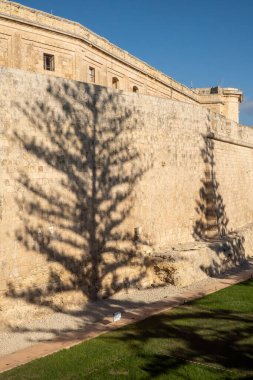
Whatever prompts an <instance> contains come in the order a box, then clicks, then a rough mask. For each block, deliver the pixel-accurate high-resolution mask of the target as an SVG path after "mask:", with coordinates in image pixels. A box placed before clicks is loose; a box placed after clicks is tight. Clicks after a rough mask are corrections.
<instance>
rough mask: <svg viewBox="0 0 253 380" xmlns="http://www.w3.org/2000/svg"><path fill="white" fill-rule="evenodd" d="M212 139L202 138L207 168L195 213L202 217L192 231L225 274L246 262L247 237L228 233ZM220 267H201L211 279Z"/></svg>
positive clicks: (229, 231) (214, 263) (230, 231)
mask: <svg viewBox="0 0 253 380" xmlns="http://www.w3.org/2000/svg"><path fill="white" fill-rule="evenodd" d="M213 137H214V136H213V135H211V134H210V135H208V136H206V135H202V138H203V147H202V148H201V150H200V151H201V157H202V159H203V162H204V165H205V172H204V178H202V180H201V182H202V186H201V188H200V190H199V199H198V200H196V203H197V206H196V209H195V210H196V212H197V214H198V215H199V218H198V220H196V222H195V225H194V227H193V236H194V238H195V239H196V240H201V241H206V242H207V243H208V246H209V248H211V249H212V250H213V251H214V252H215V253H216V254H217V256H219V258H221V257H223V258H222V263H221V265H224V268H223V270H224V269H225V267H226V266H227V267H228V268H229V266H230V265H234V266H235V265H240V264H241V263H242V262H243V261H245V250H244V246H243V245H244V237H243V236H241V235H240V234H238V233H237V232H236V231H233V230H232V229H229V227H228V224H229V219H228V216H227V213H226V206H225V203H224V200H223V197H222V195H221V192H220V185H219V182H218V180H217V177H216V162H215V154H214V147H215V142H214V139H213ZM221 265H220V264H219V263H218V262H216V261H214V262H213V263H212V265H211V266H209V267H207V268H205V267H202V270H204V271H205V272H206V273H207V274H209V275H216V274H219V273H220V271H221Z"/></svg>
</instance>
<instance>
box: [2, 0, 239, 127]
mask: <svg viewBox="0 0 253 380" xmlns="http://www.w3.org/2000/svg"><path fill="white" fill-rule="evenodd" d="M0 66H3V67H10V68H18V69H22V70H28V71H32V72H38V73H46V74H47V75H55V76H59V77H63V78H67V79H74V80H77V81H81V82H86V83H93V84H98V85H102V86H107V87H112V88H115V89H118V90H123V91H130V92H139V93H140V94H147V95H153V96H159V97H163V98H166V99H173V100H179V101H183V102H189V103H193V104H199V105H203V106H205V107H208V108H209V109H211V110H212V111H214V112H217V113H219V114H220V115H223V116H225V117H226V118H228V119H230V120H233V121H236V122H238V120H239V104H240V102H241V101H242V92H241V91H239V90H237V89H234V88H227V89H225V88H208V89H190V88H188V87H186V86H184V85H182V84H181V83H178V82H177V81H175V80H174V79H172V78H170V77H168V76H167V75H165V74H163V73H161V72H160V71H158V70H156V69H154V68H153V67H151V66H149V65H148V64H146V63H144V62H142V61H141V60H139V59H138V58H136V57H134V56H132V55H131V54H129V53H128V52H126V51H124V50H122V49H120V48H119V47H117V46H115V45H113V44H112V43H110V42H109V41H107V40H106V39H104V38H102V37H100V36H98V35H97V34H95V33H93V32H92V31H90V30H88V29H87V28H85V27H84V26H82V25H80V24H78V23H76V22H73V21H69V20H65V19H62V18H59V17H56V16H54V15H50V14H47V13H44V12H41V11H37V10H34V9H30V8H27V7H24V6H22V5H20V4H17V3H14V2H10V1H5V0H0Z"/></svg>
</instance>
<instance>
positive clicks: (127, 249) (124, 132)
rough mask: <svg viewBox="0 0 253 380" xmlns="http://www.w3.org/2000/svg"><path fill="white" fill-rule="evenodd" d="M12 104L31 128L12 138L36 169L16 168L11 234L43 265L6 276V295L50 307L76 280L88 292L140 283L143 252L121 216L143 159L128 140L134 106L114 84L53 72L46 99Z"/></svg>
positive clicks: (135, 124) (136, 122) (135, 118)
mask: <svg viewBox="0 0 253 380" xmlns="http://www.w3.org/2000/svg"><path fill="white" fill-rule="evenodd" d="M18 108H19V110H20V111H21V113H22V114H23V115H25V117H26V119H27V120H28V122H29V128H30V130H29V131H25V130H23V131H22V130H19V129H16V130H15V133H14V134H15V139H16V140H17V141H18V143H19V145H21V147H22V149H23V150H24V151H25V152H26V154H27V155H28V156H29V157H30V159H32V162H34V160H35V162H37V164H36V165H39V167H38V169H39V170H40V171H41V172H40V173H39V179H38V173H37V174H36V175H34V173H31V174H27V172H25V171H24V170H23V171H20V172H19V176H18V182H19V183H20V185H21V187H22V190H23V192H24V196H22V197H21V198H20V197H17V202H18V205H19V208H20V209H21V219H22V224H23V227H22V228H21V229H20V230H19V231H17V233H16V237H17V239H18V240H19V241H20V242H21V243H22V245H23V246H24V247H25V249H26V250H27V251H33V252H36V253H38V254H39V255H41V256H44V258H45V259H46V260H47V262H48V263H49V265H50V268H51V269H50V271H51V272H50V275H49V278H48V279H47V283H46V284H41V285H36V284H33V285H29V286H27V287H26V288H25V289H22V287H21V288H17V287H16V286H15V284H13V283H11V284H9V291H8V295H9V296H11V297H17V298H23V299H25V300H28V301H29V302H32V303H35V304H38V305H46V306H50V307H52V308H54V307H55V305H54V302H53V301H52V299H51V298H50V296H52V295H54V294H57V293H61V292H68V291H71V290H77V289H78V290H81V291H82V294H83V295H85V297H87V299H88V300H93V299H96V298H97V297H98V296H99V297H101V296H108V295H110V294H112V293H113V292H115V291H116V290H119V289H121V288H123V287H127V286H130V285H131V286H134V285H137V284H139V282H140V281H141V280H142V278H144V277H145V272H146V268H147V266H148V259H146V258H144V257H142V258H140V257H139V259H138V257H137V256H136V244H135V243H136V242H135V240H134V238H135V237H134V234H133V232H132V231H130V232H129V231H128V232H126V231H127V228H126V226H125V225H124V223H125V221H126V219H127V218H128V217H129V216H130V213H131V210H132V207H133V201H134V189H135V186H136V185H137V184H138V181H139V180H140V179H141V177H142V176H143V175H144V173H145V172H146V171H147V170H148V166H149V165H151V158H150V160H149V161H150V163H149V164H148V163H147V164H146V166H145V164H144V163H143V161H142V157H141V153H140V152H139V150H138V149H137V147H136V146H135V145H134V133H135V131H136V129H137V128H139V127H140V123H141V121H140V117H139V113H138V111H137V110H135V109H134V108H132V109H131V110H130V109H129V108H128V107H127V106H126V104H124V99H123V97H122V96H120V95H119V94H118V93H116V92H111V91H110V90H108V89H106V88H103V87H99V86H89V85H87V84H83V83H82V84H81V83H71V82H64V81H62V80H60V79H58V80H55V79H52V80H50V81H49V82H48V87H47V93H46V96H45V100H44V101H35V102H34V103H33V104H32V103H31V102H30V101H27V102H26V104H25V105H21V104H19V105H18ZM30 126H31V127H30ZM146 161H147V160H146ZM36 177H37V178H36ZM41 178H42V179H41ZM137 238H138V239H139V240H140V238H139V237H137ZM139 243H140V241H139ZM143 243H145V242H143ZM138 260H139V261H138ZM34 265H36V263H35V264H34ZM127 266H128V267H129V266H130V267H131V268H132V270H133V273H134V274H132V275H129V272H127V271H126V270H125V268H126V267H127ZM120 271H121V272H120ZM124 271H125V272H124ZM127 273H128V274H127ZM56 309H57V308H56Z"/></svg>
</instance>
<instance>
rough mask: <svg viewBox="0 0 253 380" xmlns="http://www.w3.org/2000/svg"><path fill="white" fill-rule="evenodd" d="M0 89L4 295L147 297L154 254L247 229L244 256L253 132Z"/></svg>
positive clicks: (20, 77) (92, 94)
mask: <svg viewBox="0 0 253 380" xmlns="http://www.w3.org/2000/svg"><path fill="white" fill-rule="evenodd" d="M0 78H1V93H0V104H1V107H0V152H1V155H0V172H1V177H0V234H1V235H0V243H1V246H0V290H1V292H5V291H7V292H8V294H10V295H13V296H21V297H22V296H28V297H29V298H31V299H36V297H41V294H48V293H50V292H53V291H56V292H58V291H62V290H65V291H71V290H72V289H77V288H81V289H82V290H83V292H84V293H85V294H89V295H90V294H91V293H92V291H93V290H94V289H95V292H100V291H101V292H105V293H106V292H107V293H110V292H113V291H114V290H116V289H118V288H120V286H121V285H122V284H123V285H122V286H124V285H126V284H130V283H131V284H136V285H140V286H141V285H143V286H145V285H148V284H150V283H151V281H152V279H151V277H150V276H152V275H151V274H150V276H149V275H147V273H151V269H150V268H152V265H153V264H152V257H153V256H154V254H156V253H157V252H162V251H164V250H166V249H168V247H170V248H171V249H172V250H173V249H174V247H177V246H178V245H180V244H181V245H182V244H186V245H187V244H195V243H194V242H196V240H198V241H206V239H207V238H216V239H217V238H220V237H226V236H228V234H230V233H235V231H237V233H240V231H241V230H243V229H245V228H246V229H247V231H250V233H248V232H247V234H248V235H247V237H246V238H245V237H244V238H243V239H242V241H243V244H245V249H244V248H243V249H244V251H243V252H244V253H245V255H248V254H250V253H251V252H250V248H251V243H252V240H251V238H252V236H251V223H252V222H253V217H252V215H253V194H252V191H251V189H252V185H253V131H252V129H250V128H247V127H241V126H238V125H237V124H236V123H234V122H231V121H228V120H226V119H225V118H224V117H222V116H220V115H217V114H214V113H212V112H211V111H209V110H207V109H205V108H202V107H200V106H198V105H194V104H189V103H183V102H177V101H173V100H167V99H161V98H156V97H153V96H147V95H139V94H131V93H127V92H121V91H113V90H112V89H109V88H106V87H100V86H94V85H91V84H85V83H81V82H76V81H71V80H67V79H62V78H56V77H50V76H46V75H42V74H34V73H29V72H26V71H22V70H17V69H6V68H1V69H0ZM245 236H246V235H245ZM245 239H246V240H245ZM187 254H188V257H191V256H189V255H191V250H189V252H188V253H187ZM194 254H195V253H194ZM182 265H183V270H184V271H185V272H187V269H188V268H187V265H188V264H182ZM184 265H185V267H184ZM194 265H195V266H196V265H197V266H198V268H200V266H201V257H200V258H199V264H198V262H197V263H195V264H194ZM210 265H211V264H210ZM190 270H191V269H190V268H189V271H190ZM203 271H204V270H203ZM148 276H149V277H148ZM43 292H44V293H43Z"/></svg>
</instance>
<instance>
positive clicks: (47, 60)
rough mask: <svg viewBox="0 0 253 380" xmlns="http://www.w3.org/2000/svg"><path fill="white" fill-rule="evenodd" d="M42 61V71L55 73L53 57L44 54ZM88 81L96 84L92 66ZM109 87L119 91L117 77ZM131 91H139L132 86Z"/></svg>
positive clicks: (94, 71)
mask: <svg viewBox="0 0 253 380" xmlns="http://www.w3.org/2000/svg"><path fill="white" fill-rule="evenodd" d="M43 59H44V70H47V71H55V59H54V55H52V54H46V53H44V55H43ZM88 81H89V82H90V83H96V70H95V68H94V67H92V66H89V68H88ZM111 85H112V88H114V89H119V79H118V78H117V77H113V78H112V83H111ZM132 91H133V92H136V93H138V92H139V89H138V87H137V86H133V88H132Z"/></svg>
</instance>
